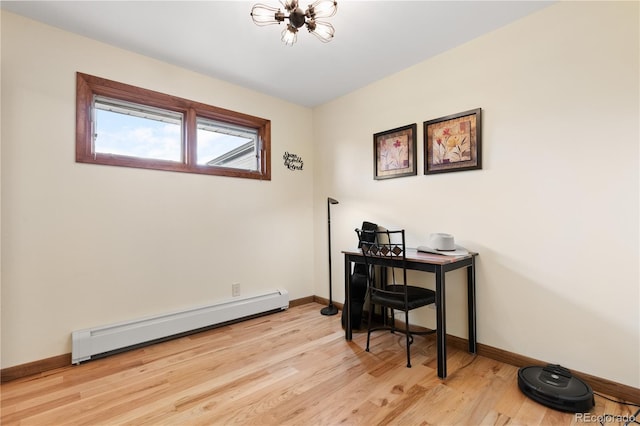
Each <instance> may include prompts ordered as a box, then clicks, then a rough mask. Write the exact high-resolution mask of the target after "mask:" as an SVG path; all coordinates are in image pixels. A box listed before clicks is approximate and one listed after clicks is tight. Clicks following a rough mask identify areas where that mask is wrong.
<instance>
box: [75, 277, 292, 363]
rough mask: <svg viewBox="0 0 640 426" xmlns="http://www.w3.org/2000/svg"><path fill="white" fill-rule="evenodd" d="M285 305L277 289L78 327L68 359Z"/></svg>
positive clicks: (285, 296)
mask: <svg viewBox="0 0 640 426" xmlns="http://www.w3.org/2000/svg"><path fill="white" fill-rule="evenodd" d="M287 308H289V293H288V292H287V291H286V290H283V289H278V290H274V291H271V292H268V293H264V294H260V295H256V296H250V297H244V298H239V297H235V298H233V299H228V300H226V301H223V302H220V303H215V304H212V305H208V306H200V307H196V308H192V309H186V310H183V311H177V312H172V313H167V314H163V315H156V316H151V317H145V318H139V319H137V320H133V321H125V322H121V323H116V324H110V325H106V326H101V327H94V328H88V329H85V330H77V331H74V332H72V333H71V362H72V363H73V364H79V363H81V362H82V361H88V360H90V359H92V358H98V357H102V356H105V355H106V354H111V353H114V352H120V351H122V350H126V349H131V348H133V347H138V346H140V345H143V344H149V343H154V342H157V341H161V340H167V339H169V338H174V337H177V336H180V335H184V334H186V333H190V332H194V331H196V330H201V329H206V328H210V327H215V326H219V325H223V324H225V323H229V322H233V321H238V320H241V319H243V318H247V317H252V316H256V315H260V314H265V313H268V312H272V311H279V310H284V309H287Z"/></svg>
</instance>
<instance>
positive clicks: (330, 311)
mask: <svg viewBox="0 0 640 426" xmlns="http://www.w3.org/2000/svg"><path fill="white" fill-rule="evenodd" d="M320 313H321V314H322V315H335V314H337V313H338V308H336V307H335V306H334V305H333V303H329V306H327V307H326V308H322V309H320Z"/></svg>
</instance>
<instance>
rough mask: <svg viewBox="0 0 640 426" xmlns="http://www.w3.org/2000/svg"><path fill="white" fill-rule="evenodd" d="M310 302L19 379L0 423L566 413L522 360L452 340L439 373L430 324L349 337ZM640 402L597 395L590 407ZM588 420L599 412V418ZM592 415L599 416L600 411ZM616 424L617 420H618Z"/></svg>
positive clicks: (455, 419) (413, 420)
mask: <svg viewBox="0 0 640 426" xmlns="http://www.w3.org/2000/svg"><path fill="white" fill-rule="evenodd" d="M322 307H323V306H322V305H320V304H317V303H309V304H306V305H302V306H297V307H293V308H290V309H289V310H287V311H283V312H280V313H276V314H272V315H268V316H264V317H260V318H254V319H251V320H248V321H244V322H241V323H237V324H233V325H229V326H225V327H221V328H217V329H213V330H208V331H205V332H202V333H199V334H194V335H191V336H187V337H183V338H180V339H176V340H172V341H168V342H164V343H160V344H156V345H152V346H148V347H145V348H141V349H136V350H133V351H129V352H126V353H122V354H118V355H113V356H110V357H107V358H104V359H100V360H95V361H90V362H87V363H84V364H81V365H79V366H69V367H67V368H63V369H59V370H55V371H51V372H48V373H46V374H41V375H37V376H32V377H26V378H22V379H18V380H15V381H12V382H8V383H5V384H3V385H2V386H1V387H0V391H1V401H2V405H1V407H2V414H1V418H0V420H1V424H2V425H4V426H9V425H15V424H24V425H47V426H52V425H92V426H93V425H142V424H145V425H223V424H224V425H228V424H251V425H337V424H346V425H375V424H395V425H479V424H489V425H505V424H510V425H571V424H581V423H586V421H585V420H587V419H584V418H582V419H580V418H577V417H576V416H575V415H574V414H571V413H562V412H558V411H555V410H552V409H548V408H546V407H544V406H542V405H540V404H538V403H536V402H534V401H532V400H530V399H528V398H526V397H525V396H524V395H523V394H522V393H521V392H520V390H519V389H518V386H517V370H518V369H517V368H516V367H514V366H511V365H508V364H504V363H500V362H497V361H494V360H491V359H488V358H485V357H482V356H474V355H471V354H468V353H466V352H464V351H460V350H456V349H454V348H450V349H449V354H448V355H449V356H448V370H449V377H448V378H447V379H446V380H440V379H439V378H438V377H437V375H436V358H435V356H436V355H435V353H436V348H435V340H434V336H427V337H420V336H416V341H415V343H414V345H412V364H413V367H412V368H410V369H408V368H406V366H405V361H406V360H405V351H404V343H403V338H402V336H401V335H396V336H394V335H391V334H389V333H384V332H380V333H376V334H374V336H373V339H372V348H371V352H370V353H367V352H365V351H364V347H365V341H366V333H355V334H354V339H353V341H352V342H346V341H345V340H344V331H343V329H342V327H341V325H340V315H336V316H332V317H325V316H322V315H320V313H319V311H320V309H321V308H322ZM636 410H637V409H636V408H635V407H629V406H624V405H620V404H617V403H614V402H611V401H608V400H606V399H604V398H601V397H599V396H596V407H595V408H594V409H593V410H592V411H591V413H590V414H591V415H593V416H598V415H603V414H605V413H606V414H611V415H623V416H624V415H626V416H630V415H632V414H633V413H634V412H635V411H636ZM592 420H593V418H592ZM596 424H597V423H596ZM614 424H621V423H614Z"/></svg>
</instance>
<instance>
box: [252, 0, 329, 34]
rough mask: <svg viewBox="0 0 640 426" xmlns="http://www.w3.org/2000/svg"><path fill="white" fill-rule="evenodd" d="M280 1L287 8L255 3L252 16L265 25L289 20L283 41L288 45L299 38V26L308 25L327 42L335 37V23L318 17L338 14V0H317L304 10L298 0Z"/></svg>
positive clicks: (255, 20) (313, 32) (258, 22)
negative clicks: (282, 9)
mask: <svg viewBox="0 0 640 426" xmlns="http://www.w3.org/2000/svg"><path fill="white" fill-rule="evenodd" d="M280 3H281V4H282V6H283V7H284V9H285V10H286V12H282V11H281V10H280V9H279V8H277V7H271V6H267V5H264V4H260V3H258V4H255V5H254V6H253V7H252V8H251V18H252V19H253V22H254V23H255V24H256V25H259V26H265V25H272V24H279V23H280V22H284V20H285V19H286V20H288V21H289V22H288V23H287V25H286V27H285V28H284V30H282V41H283V42H284V43H285V44H286V45H293V44H294V43H295V42H296V40H297V39H298V28H300V27H302V26H303V25H306V27H307V30H309V32H310V33H311V34H313V35H314V36H316V37H318V39H320V41H322V42H324V43H326V42H329V41H331V39H333V33H335V29H334V28H333V25H331V24H330V23H328V22H325V21H319V20H318V18H320V19H322V18H330V17H332V16H333V15H335V14H336V11H337V10H338V2H337V1H335V0H316V1H315V2H314V3H312V4H310V5H309V6H308V7H307V10H304V11H303V10H302V9H301V8H300V7H299V6H298V0H280Z"/></svg>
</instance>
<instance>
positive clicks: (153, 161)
mask: <svg viewBox="0 0 640 426" xmlns="http://www.w3.org/2000/svg"><path fill="white" fill-rule="evenodd" d="M76 103H77V110H76V161H77V162H80V163H93V164H106V165H113V166H125V167H139V168H146V169H157V170H169V171H178V172H187V173H201V174H210V175H220V176H231V177H241V178H250V179H263V180H270V179H271V161H270V159H271V143H270V142H271V136H270V132H271V122H270V121H269V120H265V119H262V118H258V117H253V116H250V115H246V114H241V113H237V112H234V111H229V110H225V109H222V108H217V107H213V106H210V105H205V104H201V103H198V102H193V101H189V100H186V99H181V98H177V97H175V96H170V95H165V94H162V93H158V92H154V91H151V90H146V89H142V88H139V87H134V86H129V85H126V84H122V83H117V82H114V81H110V80H106V79H102V78H99V77H94V76H90V75H86V74H82V73H77V93H76Z"/></svg>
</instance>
